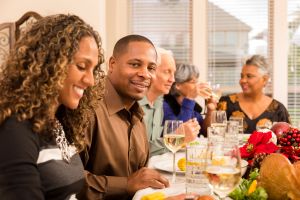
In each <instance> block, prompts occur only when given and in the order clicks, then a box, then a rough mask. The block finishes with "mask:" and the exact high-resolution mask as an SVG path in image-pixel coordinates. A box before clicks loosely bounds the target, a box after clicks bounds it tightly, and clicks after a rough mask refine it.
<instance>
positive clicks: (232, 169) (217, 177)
mask: <svg viewBox="0 0 300 200" xmlns="http://www.w3.org/2000/svg"><path fill="white" fill-rule="evenodd" d="M205 175H206V176H207V178H208V182H209V184H210V186H211V187H212V189H213V192H214V193H215V194H216V195H217V196H218V197H219V198H220V199H225V198H226V197H227V195H228V194H229V193H230V192H231V191H233V190H234V188H235V187H236V186H237V185H238V184H239V182H240V179H241V157H240V151H239V148H238V146H237V145H231V144H226V143H224V142H220V143H213V144H208V148H207V157H206V162H205Z"/></svg>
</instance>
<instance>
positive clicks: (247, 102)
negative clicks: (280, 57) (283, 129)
mask: <svg viewBox="0 0 300 200" xmlns="http://www.w3.org/2000/svg"><path fill="white" fill-rule="evenodd" d="M268 79H269V73H268V66H267V62H266V59H265V58H264V57H263V56H260V55H254V56H252V57H251V58H250V59H248V60H247V61H246V63H245V65H244V66H243V68H242V72H241V79H240V86H241V88H242V92H241V93H237V94H232V95H228V96H223V97H221V99H220V101H219V103H218V110H225V111H226V114H227V118H229V117H230V116H234V117H242V118H243V119H244V133H252V132H253V131H254V130H256V128H257V127H270V126H271V125H272V123H273V122H279V121H284V122H288V123H290V119H289V114H288V111H287V109H286V108H285V107H284V105H283V104H282V103H280V102H278V101H277V100H275V99H273V98H271V97H269V96H267V95H265V94H264V92H263V89H264V87H265V86H266V84H267V83H268Z"/></svg>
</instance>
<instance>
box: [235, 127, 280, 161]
mask: <svg viewBox="0 0 300 200" xmlns="http://www.w3.org/2000/svg"><path fill="white" fill-rule="evenodd" d="M271 138H272V132H271V131H269V132H266V133H263V132H258V131H254V132H253V133H252V134H251V135H250V138H249V139H248V142H247V143H246V144H245V145H244V146H242V147H240V152H241V157H242V158H247V159H249V160H251V159H252V158H253V157H254V155H255V154H258V153H274V152H276V151H277V150H278V147H277V146H276V144H274V143H273V142H270V139H271Z"/></svg>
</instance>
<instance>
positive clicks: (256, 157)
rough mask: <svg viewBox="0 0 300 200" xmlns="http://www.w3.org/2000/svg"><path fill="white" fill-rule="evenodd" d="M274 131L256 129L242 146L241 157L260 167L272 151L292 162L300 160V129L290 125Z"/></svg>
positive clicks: (251, 164) (253, 165)
mask: <svg viewBox="0 0 300 200" xmlns="http://www.w3.org/2000/svg"><path fill="white" fill-rule="evenodd" d="M274 132H275V133H274ZM274 132H273V131H272V130H269V129H263V130H261V131H254V132H253V133H252V134H251V135H250V137H249V139H248V141H247V143H246V144H245V145H243V146H242V147H240V152H241V157H242V158H243V159H246V160H247V161H248V163H249V165H250V166H252V167H258V168H259V166H260V163H261V161H262V160H263V159H264V158H265V157H266V156H267V155H269V154H271V153H281V154H283V155H285V156H286V157H287V158H288V159H289V160H290V161H291V162H292V163H294V162H295V161H298V160H300V131H299V130H298V129H297V128H293V127H289V128H288V129H285V130H283V131H282V130H281V131H277V129H274Z"/></svg>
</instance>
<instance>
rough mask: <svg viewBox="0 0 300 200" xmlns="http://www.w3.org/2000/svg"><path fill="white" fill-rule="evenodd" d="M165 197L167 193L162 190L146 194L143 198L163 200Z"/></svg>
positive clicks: (146, 199)
mask: <svg viewBox="0 0 300 200" xmlns="http://www.w3.org/2000/svg"><path fill="white" fill-rule="evenodd" d="M165 197H166V196H165V194H164V193H162V192H154V193H152V194H146V195H144V196H143V197H142V198H141V200H163V199H165Z"/></svg>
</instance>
